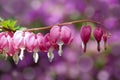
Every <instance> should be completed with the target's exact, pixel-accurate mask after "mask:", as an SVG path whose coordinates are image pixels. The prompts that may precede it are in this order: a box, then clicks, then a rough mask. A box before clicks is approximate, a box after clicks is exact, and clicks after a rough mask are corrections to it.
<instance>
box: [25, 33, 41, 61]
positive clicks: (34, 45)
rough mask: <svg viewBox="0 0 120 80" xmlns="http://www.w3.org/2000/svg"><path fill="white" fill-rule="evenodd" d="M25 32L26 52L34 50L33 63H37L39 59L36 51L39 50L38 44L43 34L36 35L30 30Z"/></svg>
mask: <svg viewBox="0 0 120 80" xmlns="http://www.w3.org/2000/svg"><path fill="white" fill-rule="evenodd" d="M26 33H27V36H26V37H25V44H26V49H27V51H28V52H34V53H33V58H34V61H35V63H37V62H38V59H39V55H38V52H39V51H40V49H39V45H41V44H39V43H40V42H41V41H42V39H43V36H42V34H41V33H39V34H37V35H35V34H34V33H32V32H26Z"/></svg>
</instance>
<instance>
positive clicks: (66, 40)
mask: <svg viewBox="0 0 120 80" xmlns="http://www.w3.org/2000/svg"><path fill="white" fill-rule="evenodd" d="M50 37H51V39H52V40H53V41H54V42H55V43H57V44H58V45H59V51H58V54H59V56H61V55H62V46H63V44H70V43H71V42H72V40H73V38H72V35H71V30H70V29H69V28H68V27H67V26H62V27H59V26H53V27H52V28H51V30H50Z"/></svg>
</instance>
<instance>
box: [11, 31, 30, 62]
mask: <svg viewBox="0 0 120 80" xmlns="http://www.w3.org/2000/svg"><path fill="white" fill-rule="evenodd" d="M28 35H29V33H28V32H23V31H16V32H15V33H14V35H13V42H14V48H15V49H16V50H19V49H20V50H21V52H20V55H19V58H20V60H23V57H24V50H25V47H26V46H25V37H27V36H28Z"/></svg>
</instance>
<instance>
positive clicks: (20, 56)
mask: <svg viewBox="0 0 120 80" xmlns="http://www.w3.org/2000/svg"><path fill="white" fill-rule="evenodd" d="M24 50H25V48H21V52H20V55H19V58H20V60H23V58H24Z"/></svg>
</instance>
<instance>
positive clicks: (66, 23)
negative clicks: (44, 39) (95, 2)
mask: <svg viewBox="0 0 120 80" xmlns="http://www.w3.org/2000/svg"><path fill="white" fill-rule="evenodd" d="M82 22H92V23H95V24H99V25H102V24H101V23H100V22H97V21H94V20H76V21H71V22H64V23H59V24H55V25H52V26H46V27H42V28H41V27H40V28H31V29H26V30H24V31H25V32H26V31H37V30H47V29H51V28H52V27H53V26H64V25H70V24H75V23H82Z"/></svg>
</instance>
